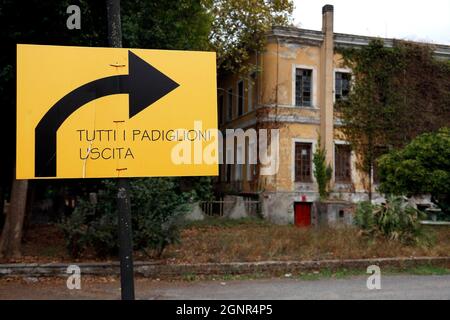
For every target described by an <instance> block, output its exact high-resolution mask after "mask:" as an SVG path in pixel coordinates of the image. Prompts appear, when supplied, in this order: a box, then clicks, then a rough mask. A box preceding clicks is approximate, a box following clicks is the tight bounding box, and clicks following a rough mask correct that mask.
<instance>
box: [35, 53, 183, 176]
mask: <svg viewBox="0 0 450 320" xmlns="http://www.w3.org/2000/svg"><path fill="white" fill-rule="evenodd" d="M128 63H129V69H128V73H129V74H127V75H118V76H111V77H106V78H101V79H98V80H94V81H92V82H89V83H86V84H85V85H82V86H81V87H79V88H77V89H75V90H73V91H72V92H70V93H68V94H67V95H65V96H64V97H62V98H61V99H60V100H59V101H58V102H57V103H55V104H54V105H53V106H52V107H51V108H50V110H48V111H47V113H46V114H45V115H44V117H43V118H42V119H41V120H40V121H39V123H38V125H37V126H36V129H35V138H34V139H35V151H34V167H35V176H36V177H56V154H57V153H56V133H57V131H58V129H59V127H60V126H61V125H62V124H63V122H64V121H65V120H66V119H67V118H68V117H69V116H70V115H71V114H72V113H73V112H75V111H76V110H77V109H78V108H80V107H82V106H83V105H85V104H86V103H88V102H90V101H92V100H95V99H98V98H101V97H104V96H108V95H112V94H120V93H128V99H129V117H130V118H131V117H133V116H135V115H136V114H138V113H139V112H141V111H142V110H144V109H145V108H147V107H148V106H150V105H151V104H153V103H154V102H156V101H157V100H159V99H160V98H162V97H164V96H165V95H166V94H168V93H169V92H171V91H172V90H174V89H175V88H177V87H178V86H179V84H178V83H176V82H175V81H173V80H172V79H170V78H169V77H167V76H166V75H164V74H163V73H161V72H160V71H158V70H157V69H155V68H154V67H152V66H151V65H150V64H148V63H147V62H145V61H144V60H142V59H141V58H139V57H138V56H136V55H135V54H134V53H132V52H131V51H128Z"/></svg>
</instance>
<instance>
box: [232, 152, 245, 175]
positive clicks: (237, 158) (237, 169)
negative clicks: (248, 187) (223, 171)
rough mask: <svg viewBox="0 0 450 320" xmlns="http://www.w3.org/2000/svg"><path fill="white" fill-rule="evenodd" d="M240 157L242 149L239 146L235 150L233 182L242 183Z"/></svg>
mask: <svg viewBox="0 0 450 320" xmlns="http://www.w3.org/2000/svg"><path fill="white" fill-rule="evenodd" d="M242 156H243V154H242V147H241V146H239V147H237V149H236V162H235V163H236V165H235V172H234V173H235V181H242V171H243V170H242V167H243V165H242V163H243V162H244V161H243V158H242Z"/></svg>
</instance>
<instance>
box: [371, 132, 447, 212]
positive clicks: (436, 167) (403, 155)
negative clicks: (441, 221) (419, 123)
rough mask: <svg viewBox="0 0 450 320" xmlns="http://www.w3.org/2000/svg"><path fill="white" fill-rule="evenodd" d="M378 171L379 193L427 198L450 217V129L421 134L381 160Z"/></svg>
mask: <svg viewBox="0 0 450 320" xmlns="http://www.w3.org/2000/svg"><path fill="white" fill-rule="evenodd" d="M379 169H380V170H379V172H380V180H381V184H380V191H381V192H383V193H388V194H397V195H403V194H404V195H407V196H411V195H417V194H430V195H431V200H432V201H433V202H434V203H435V204H436V205H438V206H439V207H440V208H441V210H442V212H444V213H447V214H449V215H450V128H448V127H447V128H442V129H441V130H439V131H438V132H433V133H425V134H422V135H420V136H418V137H417V138H415V139H414V140H413V141H411V143H409V144H408V145H407V146H406V147H405V148H403V149H401V150H394V151H391V152H390V153H388V154H386V155H384V156H382V157H381V158H380V160H379Z"/></svg>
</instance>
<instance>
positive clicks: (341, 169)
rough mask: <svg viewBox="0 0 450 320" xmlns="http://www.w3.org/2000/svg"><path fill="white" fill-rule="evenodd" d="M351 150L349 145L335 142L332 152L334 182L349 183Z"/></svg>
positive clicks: (350, 176)
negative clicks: (333, 151) (333, 152)
mask: <svg viewBox="0 0 450 320" xmlns="http://www.w3.org/2000/svg"><path fill="white" fill-rule="evenodd" d="M351 154H352V150H351V148H350V146H349V145H345V144H337V145H336V146H335V154H334V158H335V159H334V162H335V163H334V170H335V180H336V182H341V183H349V182H351V181H352V170H351Z"/></svg>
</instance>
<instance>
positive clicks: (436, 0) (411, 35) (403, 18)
mask: <svg viewBox="0 0 450 320" xmlns="http://www.w3.org/2000/svg"><path fill="white" fill-rule="evenodd" d="M325 4H332V5H334V32H339V33H350V34H357V35H365V36H377V37H385V38H397V39H407V40H414V41H425V42H432V43H440V44H447V45H450V0H427V1H424V0H294V5H295V10H294V24H295V25H296V26H298V27H300V28H304V29H312V30H321V28H322V7H323V6H324V5H325Z"/></svg>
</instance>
